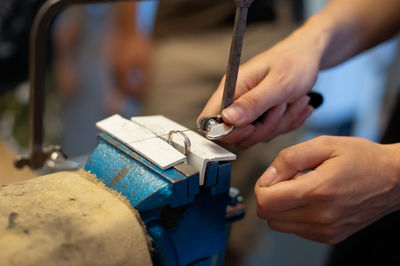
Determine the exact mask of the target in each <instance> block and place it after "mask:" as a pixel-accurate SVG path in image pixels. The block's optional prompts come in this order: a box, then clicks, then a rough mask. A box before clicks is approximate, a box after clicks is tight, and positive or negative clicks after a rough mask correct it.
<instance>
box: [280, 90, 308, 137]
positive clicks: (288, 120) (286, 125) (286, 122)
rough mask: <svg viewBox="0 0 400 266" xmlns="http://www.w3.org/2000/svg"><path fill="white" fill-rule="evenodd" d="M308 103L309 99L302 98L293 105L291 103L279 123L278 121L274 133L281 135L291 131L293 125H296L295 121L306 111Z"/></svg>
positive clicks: (306, 97)
mask: <svg viewBox="0 0 400 266" xmlns="http://www.w3.org/2000/svg"><path fill="white" fill-rule="evenodd" d="M309 102H310V97H308V96H302V97H300V98H299V99H298V100H297V101H295V102H294V103H291V104H290V105H289V107H288V109H287V111H286V113H285V115H284V116H283V117H282V119H281V121H279V124H278V126H277V127H276V129H275V132H276V133H278V134H282V133H286V132H288V131H290V130H293V129H294V128H295V124H297V120H298V119H299V118H300V116H302V114H304V112H305V111H306V109H307V106H308V103H309Z"/></svg>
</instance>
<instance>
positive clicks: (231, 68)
mask: <svg viewBox="0 0 400 266" xmlns="http://www.w3.org/2000/svg"><path fill="white" fill-rule="evenodd" d="M247 12H248V6H247V5H245V6H243V5H240V4H238V5H237V7H236V15H235V24H234V27H233V36H232V43H231V50H230V54H229V61H228V67H227V70H226V79H225V85H224V94H223V96H222V103H221V110H220V113H221V112H222V110H224V109H225V108H226V107H228V106H229V105H231V104H232V103H233V101H234V99H235V89H236V81H237V76H238V71H239V65H240V57H241V55H242V46H243V39H244V32H245V28H246V19H247Z"/></svg>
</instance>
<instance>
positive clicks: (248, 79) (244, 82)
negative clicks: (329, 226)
mask: <svg viewBox="0 0 400 266" xmlns="http://www.w3.org/2000/svg"><path fill="white" fill-rule="evenodd" d="M255 61H257V57H255V58H253V59H251V60H250V61H249V62H247V63H246V64H244V65H242V66H240V68H239V72H238V78H237V82H236V90H235V100H236V99H237V98H239V97H240V96H241V95H243V94H244V93H246V92H248V91H249V90H251V89H252V88H254V87H255V86H257V84H258V83H259V82H260V81H261V80H262V79H263V78H264V77H265V75H266V74H267V73H268V71H269V68H261V67H259V66H258V64H256V63H254V62H255ZM225 79H226V76H224V77H223V78H222V79H221V81H220V83H219V85H218V88H217V90H216V91H215V92H214V93H213V95H212V96H211V98H210V99H209V100H208V102H207V104H206V106H205V107H204V109H203V111H202V112H201V114H200V115H199V118H200V117H204V116H212V115H216V114H218V113H220V109H221V103H222V95H223V90H224V85H225ZM225 121H226V120H225ZM226 122H229V121H226Z"/></svg>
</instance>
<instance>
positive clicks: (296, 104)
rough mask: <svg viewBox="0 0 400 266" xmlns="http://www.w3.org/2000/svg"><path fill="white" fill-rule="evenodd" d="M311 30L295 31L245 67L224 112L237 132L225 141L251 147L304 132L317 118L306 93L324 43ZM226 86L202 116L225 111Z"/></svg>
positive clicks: (315, 73) (221, 84)
mask: <svg viewBox="0 0 400 266" xmlns="http://www.w3.org/2000/svg"><path fill="white" fill-rule="evenodd" d="M309 28H310V27H308V30H307V32H305V30H301V29H300V30H298V31H296V32H294V33H293V34H292V35H291V36H289V37H288V38H287V39H285V40H283V41H281V42H280V43H278V44H277V45H275V46H274V47H272V48H271V49H269V50H267V51H265V52H264V53H262V54H260V55H258V56H256V57H254V58H253V59H251V60H250V61H249V62H247V63H246V64H244V65H242V66H241V67H240V69H239V74H238V80H237V86H236V92H235V101H234V103H233V104H232V105H231V106H229V107H228V108H226V109H225V110H224V111H223V112H222V116H223V119H224V121H225V122H227V123H229V124H232V125H234V126H235V127H236V128H235V130H234V131H233V132H232V133H231V134H230V135H228V136H226V137H224V138H223V139H222V141H223V142H226V143H229V144H235V145H236V146H238V147H239V148H247V147H249V146H251V145H253V144H255V143H257V142H261V141H269V140H270V139H272V138H273V137H275V136H277V135H279V134H282V133H286V132H288V131H290V130H293V129H295V128H297V127H299V126H300V125H302V124H303V122H304V121H305V119H306V118H307V117H309V116H310V115H311V113H312V112H313V107H311V106H310V105H308V102H309V97H308V96H306V94H307V93H308V92H309V91H310V90H311V87H312V86H313V85H314V83H315V80H316V77H317V73H318V70H319V62H320V57H321V51H322V47H321V44H322V43H321V42H320V41H318V39H317V38H314V36H313V33H312V32H308V31H309ZM224 81H225V78H223V79H222V81H221V83H220V85H219V87H218V89H217V90H216V92H215V93H214V94H213V96H212V97H211V98H210V100H209V101H208V103H207V105H206V106H205V108H204V110H203V111H202V113H201V114H200V117H203V116H211V115H215V114H217V113H218V112H219V108H220V104H221V100H222V94H223V85H224Z"/></svg>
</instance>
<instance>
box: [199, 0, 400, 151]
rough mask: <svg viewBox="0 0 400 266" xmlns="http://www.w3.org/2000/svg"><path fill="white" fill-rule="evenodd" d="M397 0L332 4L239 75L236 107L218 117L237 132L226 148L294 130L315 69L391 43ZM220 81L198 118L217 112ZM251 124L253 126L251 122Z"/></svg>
mask: <svg viewBox="0 0 400 266" xmlns="http://www.w3.org/2000/svg"><path fill="white" fill-rule="evenodd" d="M399 10H400V1H398V0H332V1H331V2H330V3H329V4H328V5H327V6H326V7H325V8H324V9H323V10H322V11H321V12H319V13H317V14H316V15H314V16H312V17H311V18H310V19H308V20H307V21H306V23H305V24H304V25H303V26H302V27H300V28H299V29H298V30H296V31H295V32H293V33H292V34H291V35H290V36H288V37H287V38H286V39H284V40H282V41H281V42H279V43H278V44H276V45H275V46H274V47H272V48H271V49H269V50H267V51H265V52H263V53H261V54H260V55H258V56H256V57H254V58H253V59H251V60H250V61H249V62H247V63H245V64H243V65H242V66H241V67H240V69H239V75H238V82H237V86H236V94H235V102H234V103H233V104H232V105H231V106H229V107H228V108H226V109H225V110H224V111H223V112H222V116H223V118H224V120H225V121H226V122H228V123H230V124H233V125H235V126H236V129H235V130H234V131H233V133H232V134H231V135H229V136H228V137H226V138H225V139H224V141H225V142H227V143H232V144H235V145H237V146H238V147H239V148H247V147H249V146H251V145H253V144H255V143H257V142H261V141H269V140H270V139H272V138H273V137H275V136H277V135H279V134H282V133H285V132H288V131H290V130H292V129H295V128H297V127H299V126H300V125H301V124H303V122H304V121H305V120H306V119H307V118H308V117H309V116H310V115H311V113H312V112H313V108H312V107H311V106H310V105H308V101H309V98H308V97H307V96H305V95H306V94H307V92H309V91H310V90H311V88H312V86H313V85H314V83H315V80H316V78H317V74H318V71H319V70H320V69H325V68H329V67H332V66H335V65H337V64H339V63H341V62H343V61H345V60H346V59H348V58H350V57H352V56H354V55H356V54H358V53H360V52H362V51H364V50H366V49H368V48H370V47H371V46H373V45H375V44H377V43H379V42H382V41H383V40H386V39H388V38H389V37H391V36H392V35H393V34H394V33H395V32H396V30H398V29H399V27H400V16H399V15H398V13H399ZM222 90H223V80H222V82H221V83H220V85H219V87H218V89H217V90H216V92H215V93H214V95H213V96H212V97H211V98H210V100H209V101H208V103H207V105H206V107H205V108H204V110H203V112H202V113H201V114H200V116H207V115H215V114H216V113H218V111H219V105H220V103H221V98H222ZM255 121H256V122H255Z"/></svg>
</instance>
